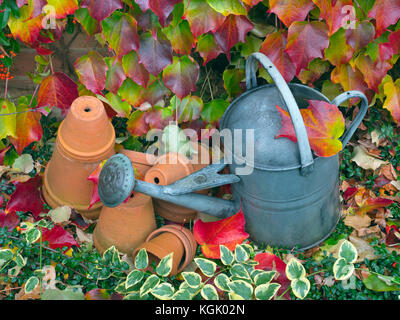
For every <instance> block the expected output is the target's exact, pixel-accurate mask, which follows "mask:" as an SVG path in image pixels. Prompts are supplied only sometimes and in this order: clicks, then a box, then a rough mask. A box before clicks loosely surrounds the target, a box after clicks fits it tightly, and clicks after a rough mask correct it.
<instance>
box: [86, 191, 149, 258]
mask: <svg viewBox="0 0 400 320" xmlns="http://www.w3.org/2000/svg"><path fill="white" fill-rule="evenodd" d="M155 229H156V220H155V217H154V210H153V202H152V199H151V197H150V196H147V195H145V194H143V193H138V192H133V194H132V196H131V198H130V199H129V200H128V201H127V202H126V203H122V204H120V205H119V206H117V207H115V208H108V207H103V209H102V210H101V212H100V217H99V221H98V222H97V225H96V228H95V229H94V231H93V242H94V245H95V247H96V249H97V250H98V251H99V252H100V253H101V254H103V253H104V251H106V250H107V249H108V248H109V247H111V246H115V247H116V248H117V249H118V251H120V252H123V253H126V254H128V255H131V254H132V252H133V250H135V249H136V248H137V247H138V246H139V245H140V244H141V243H143V242H144V241H145V240H146V238H147V236H148V235H149V234H150V233H151V232H152V231H154V230H155Z"/></svg>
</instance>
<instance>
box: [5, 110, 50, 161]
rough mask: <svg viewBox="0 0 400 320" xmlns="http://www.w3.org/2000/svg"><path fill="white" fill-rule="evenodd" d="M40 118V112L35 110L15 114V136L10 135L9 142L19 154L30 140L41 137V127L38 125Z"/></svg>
mask: <svg viewBox="0 0 400 320" xmlns="http://www.w3.org/2000/svg"><path fill="white" fill-rule="evenodd" d="M23 106H25V105H23ZM18 107H19V106H18ZM18 107H17V111H18V109H19V108H18ZM40 118H41V114H40V113H39V112H37V111H32V112H21V113H18V114H17V115H16V119H17V121H16V129H15V136H14V137H10V142H11V143H12V144H13V145H14V147H15V150H17V152H18V153H19V154H22V152H23V151H24V149H25V148H26V147H27V146H29V145H30V144H31V143H32V142H35V141H39V140H40V139H42V135H43V129H42V126H41V125H40Z"/></svg>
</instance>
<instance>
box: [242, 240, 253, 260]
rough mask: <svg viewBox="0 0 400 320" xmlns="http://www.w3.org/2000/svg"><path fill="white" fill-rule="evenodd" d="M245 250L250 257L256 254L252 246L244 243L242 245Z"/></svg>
mask: <svg viewBox="0 0 400 320" xmlns="http://www.w3.org/2000/svg"><path fill="white" fill-rule="evenodd" d="M241 246H242V248H243V249H244V250H246V252H247V254H248V255H249V257H250V256H251V255H252V254H253V253H254V249H253V247H252V246H251V245H249V244H247V243H244V244H242V245H241Z"/></svg>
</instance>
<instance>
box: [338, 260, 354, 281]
mask: <svg viewBox="0 0 400 320" xmlns="http://www.w3.org/2000/svg"><path fill="white" fill-rule="evenodd" d="M353 272H354V264H352V263H348V262H347V261H346V259H344V258H339V259H337V260H336V261H335V264H334V265H333V275H334V277H335V279H336V280H346V279H348V278H350V277H351V275H352V274H353Z"/></svg>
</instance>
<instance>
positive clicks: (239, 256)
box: [235, 244, 249, 262]
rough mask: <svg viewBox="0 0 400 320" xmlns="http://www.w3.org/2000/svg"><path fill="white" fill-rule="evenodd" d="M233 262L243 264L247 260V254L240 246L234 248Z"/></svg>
mask: <svg viewBox="0 0 400 320" xmlns="http://www.w3.org/2000/svg"><path fill="white" fill-rule="evenodd" d="M235 260H236V261H237V262H245V261H247V260H249V254H248V253H247V251H246V250H245V249H244V248H243V247H242V246H241V245H240V244H238V245H236V248H235Z"/></svg>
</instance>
